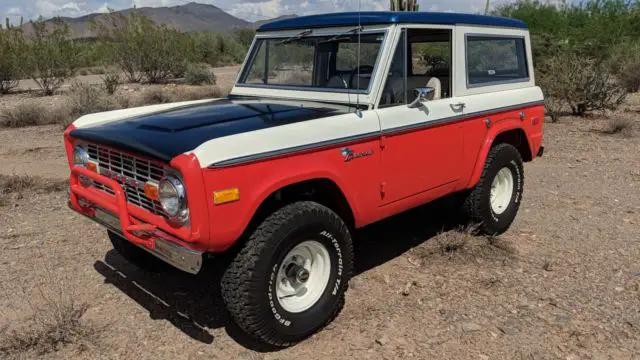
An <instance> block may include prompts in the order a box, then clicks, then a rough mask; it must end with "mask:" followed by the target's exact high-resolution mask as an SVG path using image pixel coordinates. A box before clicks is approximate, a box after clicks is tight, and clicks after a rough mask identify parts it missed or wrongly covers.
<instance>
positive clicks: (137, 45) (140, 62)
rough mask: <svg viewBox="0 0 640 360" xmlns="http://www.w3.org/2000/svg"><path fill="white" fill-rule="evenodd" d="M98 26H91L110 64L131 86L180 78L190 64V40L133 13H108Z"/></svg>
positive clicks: (191, 42) (192, 49)
mask: <svg viewBox="0 0 640 360" xmlns="http://www.w3.org/2000/svg"><path fill="white" fill-rule="evenodd" d="M106 19H107V20H106V21H103V22H102V23H97V22H94V24H93V27H94V29H95V30H96V31H97V33H98V35H99V37H100V39H101V41H102V42H103V44H104V47H105V49H106V50H105V53H107V54H110V55H109V56H110V60H111V61H112V62H113V63H115V64H117V65H118V66H119V67H120V68H121V69H122V71H123V72H124V73H125V74H126V76H127V78H128V80H129V81H131V82H139V81H140V80H141V79H142V77H143V76H144V77H145V79H146V80H147V81H148V82H150V83H163V82H166V81H167V80H168V79H169V78H170V77H172V76H176V75H178V76H182V75H183V74H184V72H185V71H186V65H187V63H188V62H189V61H191V60H192V58H193V56H192V54H193V52H194V47H193V40H192V38H191V37H190V36H189V35H187V34H184V33H181V32H179V31H177V30H175V29H172V28H169V27H167V26H164V25H157V24H155V23H154V22H153V21H151V20H150V19H149V18H147V17H145V16H144V15H140V14H138V13H137V12H136V11H133V12H131V13H129V14H128V15H124V14H122V13H111V14H109V16H107V17H106Z"/></svg>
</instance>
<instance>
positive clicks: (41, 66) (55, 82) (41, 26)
mask: <svg viewBox="0 0 640 360" xmlns="http://www.w3.org/2000/svg"><path fill="white" fill-rule="evenodd" d="M31 26H32V27H33V34H31V35H30V36H28V37H25V40H26V41H25V43H26V47H25V62H24V64H25V67H26V71H27V74H28V75H29V76H30V77H31V78H32V79H33V81H35V82H36V84H38V86H39V87H40V88H41V89H42V91H43V92H44V94H45V95H53V93H54V92H55V91H56V90H57V89H58V88H59V87H60V86H61V85H62V84H63V83H64V81H65V80H66V79H69V78H70V77H71V76H73V73H74V70H75V68H76V64H77V62H76V61H77V56H78V53H77V49H76V46H75V44H74V43H73V41H71V39H70V38H69V34H70V30H69V27H68V26H67V25H66V24H65V23H64V22H63V21H62V20H60V19H54V20H53V21H52V23H50V24H48V22H45V21H44V20H37V21H32V22H31Z"/></svg>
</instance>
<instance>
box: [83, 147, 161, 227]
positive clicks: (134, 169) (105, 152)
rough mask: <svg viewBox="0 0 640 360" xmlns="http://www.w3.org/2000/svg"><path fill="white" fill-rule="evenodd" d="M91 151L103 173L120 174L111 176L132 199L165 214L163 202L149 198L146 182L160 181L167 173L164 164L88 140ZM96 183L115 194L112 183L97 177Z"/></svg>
mask: <svg viewBox="0 0 640 360" xmlns="http://www.w3.org/2000/svg"><path fill="white" fill-rule="evenodd" d="M87 153H88V154H89V160H91V161H93V162H95V163H97V164H98V167H99V171H100V173H103V174H104V173H107V172H111V173H112V174H116V175H119V176H109V177H110V178H113V179H114V180H116V181H117V182H118V183H120V185H121V186H122V188H123V189H124V191H125V193H126V194H127V201H128V202H129V203H131V204H133V205H136V206H138V207H141V208H143V209H145V210H147V211H149V212H151V213H154V214H156V215H163V211H162V206H161V205H160V203H159V202H158V201H156V200H151V199H149V198H148V197H147V196H146V195H145V193H144V184H146V183H147V182H151V183H155V184H156V185H157V184H158V182H160V179H161V178H162V176H163V175H164V173H165V170H164V167H163V166H162V165H161V164H158V163H154V162H151V161H149V160H145V159H142V158H139V157H136V156H131V155H128V154H124V153H122V152H119V151H117V150H113V149H110V148H107V147H104V146H101V145H96V144H88V145H87ZM105 170H107V171H105ZM132 180H135V181H132ZM134 184H136V185H134ZM93 186H95V187H96V188H97V189H99V190H102V191H104V192H107V193H109V194H111V195H113V191H112V190H111V188H109V187H108V186H104V185H102V184H100V183H98V182H96V181H94V182H93Z"/></svg>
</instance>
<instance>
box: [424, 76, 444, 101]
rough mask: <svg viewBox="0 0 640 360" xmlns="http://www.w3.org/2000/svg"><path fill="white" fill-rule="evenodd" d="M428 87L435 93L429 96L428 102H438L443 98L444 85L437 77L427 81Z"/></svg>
mask: <svg viewBox="0 0 640 360" xmlns="http://www.w3.org/2000/svg"><path fill="white" fill-rule="evenodd" d="M427 87H430V88H433V92H432V93H431V94H429V96H427V99H428V100H438V99H440V97H441V96H442V83H441V82H440V79H438V78H437V77H430V78H428V80H427Z"/></svg>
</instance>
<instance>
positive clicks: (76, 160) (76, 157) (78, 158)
mask: <svg viewBox="0 0 640 360" xmlns="http://www.w3.org/2000/svg"><path fill="white" fill-rule="evenodd" d="M88 162H89V154H88V153H87V151H86V150H85V149H84V148H83V147H82V146H80V145H76V147H75V148H74V149H73V165H80V166H86V165H87V163H88Z"/></svg>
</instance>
